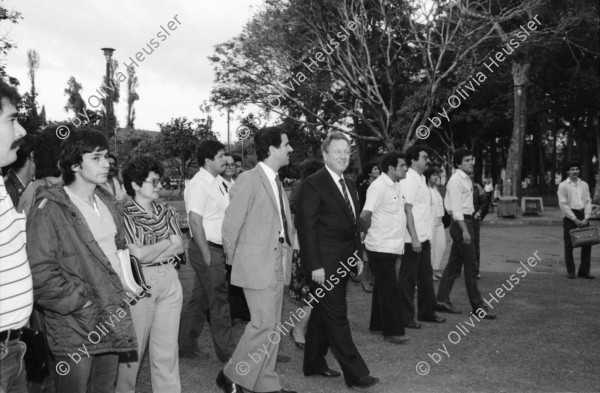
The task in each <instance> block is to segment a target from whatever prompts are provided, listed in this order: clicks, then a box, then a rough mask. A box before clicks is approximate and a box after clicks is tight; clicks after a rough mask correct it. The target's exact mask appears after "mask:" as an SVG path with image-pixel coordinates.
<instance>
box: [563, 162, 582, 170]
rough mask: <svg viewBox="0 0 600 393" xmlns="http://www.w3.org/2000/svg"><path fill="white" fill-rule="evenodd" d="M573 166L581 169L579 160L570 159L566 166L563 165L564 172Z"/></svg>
mask: <svg viewBox="0 0 600 393" xmlns="http://www.w3.org/2000/svg"><path fill="white" fill-rule="evenodd" d="M573 167H577V168H579V170H581V163H580V162H579V161H571V162H569V163H568V164H567V166H566V167H565V172H569V171H570V170H571V168H573Z"/></svg>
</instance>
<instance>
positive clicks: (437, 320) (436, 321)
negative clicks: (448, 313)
mask: <svg viewBox="0 0 600 393" xmlns="http://www.w3.org/2000/svg"><path fill="white" fill-rule="evenodd" d="M419 321H421V322H434V323H444V322H446V318H442V317H438V316H437V315H434V316H433V318H426V319H422V318H419Z"/></svg>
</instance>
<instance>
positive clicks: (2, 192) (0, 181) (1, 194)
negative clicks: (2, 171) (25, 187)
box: [0, 176, 8, 201]
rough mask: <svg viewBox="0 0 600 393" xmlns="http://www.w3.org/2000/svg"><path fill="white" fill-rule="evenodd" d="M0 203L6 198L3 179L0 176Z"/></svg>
mask: <svg viewBox="0 0 600 393" xmlns="http://www.w3.org/2000/svg"><path fill="white" fill-rule="evenodd" d="M0 186H1V187H0V201H3V200H4V199H6V198H7V197H8V193H7V192H6V188H5V186H4V179H3V178H2V176H0Z"/></svg>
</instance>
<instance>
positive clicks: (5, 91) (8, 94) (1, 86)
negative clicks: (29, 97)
mask: <svg viewBox="0 0 600 393" xmlns="http://www.w3.org/2000/svg"><path fill="white" fill-rule="evenodd" d="M3 100H7V101H8V102H9V103H11V104H13V105H14V106H15V107H16V106H17V105H19V103H20V102H21V95H19V92H18V91H17V89H15V88H14V87H13V86H11V85H9V84H8V83H6V82H5V81H4V79H2V78H0V111H2V101H3Z"/></svg>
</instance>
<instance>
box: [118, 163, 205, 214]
mask: <svg viewBox="0 0 600 393" xmlns="http://www.w3.org/2000/svg"><path fill="white" fill-rule="evenodd" d="M209 174H210V173H209ZM125 210H126V211H127V213H128V214H129V215H132V216H145V215H147V214H148V212H146V211H145V210H144V208H143V207H142V206H141V205H140V204H139V203H137V202H136V201H135V199H133V198H131V199H129V200H128V201H127V203H126V204H125ZM154 212H156V203H154V201H152V211H151V212H150V213H152V214H154Z"/></svg>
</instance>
